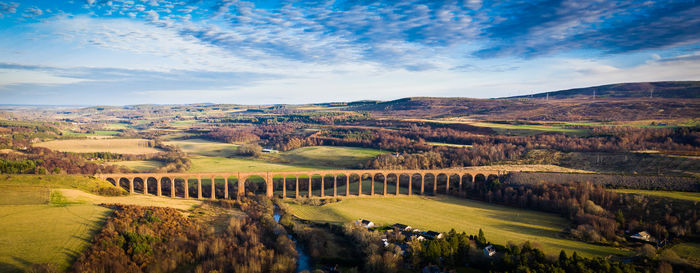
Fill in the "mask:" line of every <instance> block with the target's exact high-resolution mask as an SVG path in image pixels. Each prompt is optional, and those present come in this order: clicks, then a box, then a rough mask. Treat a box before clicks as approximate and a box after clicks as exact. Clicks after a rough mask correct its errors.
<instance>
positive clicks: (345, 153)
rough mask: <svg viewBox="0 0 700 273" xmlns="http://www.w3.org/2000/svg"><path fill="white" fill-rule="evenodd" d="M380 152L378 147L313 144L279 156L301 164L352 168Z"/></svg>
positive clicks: (284, 159) (292, 162)
mask: <svg viewBox="0 0 700 273" xmlns="http://www.w3.org/2000/svg"><path fill="white" fill-rule="evenodd" d="M380 154H382V152H381V151H379V150H377V149H367V148H356V147H330V146H311V147H303V148H299V149H294V150H291V151H288V152H283V153H280V154H279V157H280V158H281V159H282V160H283V161H285V162H288V163H290V164H294V165H299V166H314V167H318V168H335V169H350V168H356V167H358V165H360V164H364V163H367V161H369V160H370V159H372V158H374V157H376V156H378V155H380Z"/></svg>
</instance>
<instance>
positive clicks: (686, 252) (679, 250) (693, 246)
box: [671, 243, 700, 267]
mask: <svg viewBox="0 0 700 273" xmlns="http://www.w3.org/2000/svg"><path fill="white" fill-rule="evenodd" d="M671 250H673V252H676V254H678V256H680V257H681V258H683V259H685V260H686V261H688V262H689V263H690V264H693V265H695V266H696V267H697V266H700V256H699V255H698V253H700V244H698V243H682V244H678V245H675V246H673V247H672V248H671Z"/></svg>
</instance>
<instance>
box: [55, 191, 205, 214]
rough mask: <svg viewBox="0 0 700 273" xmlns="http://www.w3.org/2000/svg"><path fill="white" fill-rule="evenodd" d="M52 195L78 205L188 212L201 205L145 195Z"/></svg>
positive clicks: (195, 202) (83, 193) (64, 192)
mask: <svg viewBox="0 0 700 273" xmlns="http://www.w3.org/2000/svg"><path fill="white" fill-rule="evenodd" d="M52 193H60V196H63V197H64V198H65V199H64V200H65V202H68V203H78V204H94V205H99V204H121V205H135V206H152V207H169V208H175V209H178V210H185V211H186V210H190V209H193V208H195V207H197V206H200V205H201V204H202V201H199V200H193V199H183V198H169V197H158V196H154V195H150V194H149V195H145V194H137V193H136V194H130V195H128V196H99V195H94V194H90V193H87V192H84V191H79V190H71V189H55V190H52Z"/></svg>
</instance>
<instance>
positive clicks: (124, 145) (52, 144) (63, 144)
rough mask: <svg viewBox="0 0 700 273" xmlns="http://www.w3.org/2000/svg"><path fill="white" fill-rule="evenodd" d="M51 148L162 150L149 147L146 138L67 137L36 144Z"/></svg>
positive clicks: (126, 151) (125, 151)
mask: <svg viewBox="0 0 700 273" xmlns="http://www.w3.org/2000/svg"><path fill="white" fill-rule="evenodd" d="M35 146H37V147H45V148H49V149H51V150H56V151H61V152H73V153H92V152H110V153H115V154H153V153H157V152H160V150H158V149H156V148H152V147H149V145H148V140H145V139H67V140H54V141H47V142H42V143H38V144H35Z"/></svg>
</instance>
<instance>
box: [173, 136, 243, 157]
mask: <svg viewBox="0 0 700 273" xmlns="http://www.w3.org/2000/svg"><path fill="white" fill-rule="evenodd" d="M164 144H166V145H173V146H177V147H180V149H182V151H183V152H185V153H188V154H190V155H200V156H210V157H229V156H234V155H236V151H238V145H237V144H230V143H222V142H215V141H210V140H206V139H199V138H195V139H183V140H171V141H165V142H164Z"/></svg>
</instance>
